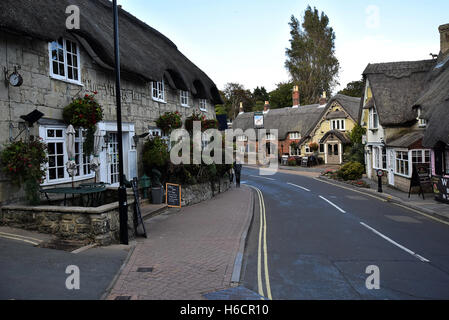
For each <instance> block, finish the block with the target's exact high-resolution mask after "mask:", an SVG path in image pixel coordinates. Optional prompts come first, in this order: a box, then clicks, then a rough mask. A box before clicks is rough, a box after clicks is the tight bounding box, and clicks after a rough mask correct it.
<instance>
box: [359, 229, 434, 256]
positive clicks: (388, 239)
mask: <svg viewBox="0 0 449 320" xmlns="http://www.w3.org/2000/svg"><path fill="white" fill-rule="evenodd" d="M360 224H361V225H362V226H364V227H365V228H367V229H369V230H371V231H372V232H374V233H375V234H377V235H378V236H380V237H382V238H383V239H385V240H387V241H388V242H390V243H392V244H394V245H395V246H396V247H398V248H400V249H402V250H404V251H405V252H407V253H409V254H411V255H412V256H414V257H415V258H417V259H419V260H421V261H422V262H430V260H428V259H426V258H424V257H422V256H420V255H419V254H417V253H415V252H413V251H412V250H410V249H407V248H406V247H404V246H403V245H400V244H399V243H397V242H396V241H394V240H392V239H390V238H388V237H387V236H386V235H384V234H382V233H380V232H379V231H377V230H376V229H374V228H371V227H370V226H369V225H367V224H365V223H363V222H360Z"/></svg>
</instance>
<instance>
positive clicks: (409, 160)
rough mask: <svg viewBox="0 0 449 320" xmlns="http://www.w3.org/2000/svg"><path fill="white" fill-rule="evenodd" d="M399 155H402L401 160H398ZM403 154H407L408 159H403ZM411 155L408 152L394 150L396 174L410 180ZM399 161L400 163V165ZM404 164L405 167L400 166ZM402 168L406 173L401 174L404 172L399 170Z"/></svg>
mask: <svg viewBox="0 0 449 320" xmlns="http://www.w3.org/2000/svg"><path fill="white" fill-rule="evenodd" d="M399 153H401V154H402V157H401V158H398V155H399ZM403 154H407V157H408V159H407V160H405V159H403ZM410 155H411V153H410V152H409V151H408V150H394V160H395V161H394V173H395V174H397V175H399V176H403V177H406V178H410V177H411V159H410ZM398 161H399V163H398ZM402 162H403V163H404V166H402V165H399V166H398V164H400V163H402ZM398 167H400V168H401V169H402V168H404V172H401V171H402V170H399V168H398ZM405 168H407V171H408V172H407V173H405Z"/></svg>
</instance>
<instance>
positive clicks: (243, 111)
mask: <svg viewBox="0 0 449 320" xmlns="http://www.w3.org/2000/svg"><path fill="white" fill-rule="evenodd" d="M242 113H245V110H244V109H243V102H240V113H239V114H242Z"/></svg>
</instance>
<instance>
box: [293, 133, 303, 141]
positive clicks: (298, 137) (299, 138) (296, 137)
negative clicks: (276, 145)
mask: <svg viewBox="0 0 449 320" xmlns="http://www.w3.org/2000/svg"><path fill="white" fill-rule="evenodd" d="M290 140H301V134H300V133H299V132H291V133H290Z"/></svg>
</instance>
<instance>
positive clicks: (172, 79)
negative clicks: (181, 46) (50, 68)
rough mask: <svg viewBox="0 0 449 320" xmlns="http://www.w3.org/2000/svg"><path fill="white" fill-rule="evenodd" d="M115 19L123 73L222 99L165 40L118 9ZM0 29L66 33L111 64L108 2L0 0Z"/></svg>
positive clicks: (45, 36)
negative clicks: (74, 18) (74, 9)
mask: <svg viewBox="0 0 449 320" xmlns="http://www.w3.org/2000/svg"><path fill="white" fill-rule="evenodd" d="M69 5H77V6H78V7H79V8H80V15H81V29H80V30H67V29H66V25H65V23H66V21H65V20H66V18H67V16H68V15H66V14H65V11H66V8H67V7H68V6H69ZM119 22H120V24H119V28H120V54H121V67H122V70H123V73H124V75H126V74H127V73H128V74H132V75H137V76H139V77H140V78H143V79H145V80H156V81H158V80H161V79H162V78H163V77H165V78H166V79H167V81H168V84H169V85H170V86H172V87H176V88H177V89H181V90H189V91H190V92H192V94H193V95H194V96H195V97H196V98H204V99H210V100H211V101H212V102H213V103H214V104H218V103H222V101H221V98H220V95H219V93H218V90H217V87H216V85H215V84H214V82H213V81H212V80H211V79H210V78H209V77H208V76H207V75H206V74H205V73H204V72H203V71H201V70H200V69H199V68H198V67H197V66H195V65H194V64H193V63H192V62H191V61H189V60H188V59H187V58H186V57H185V56H184V55H183V54H182V53H181V52H180V51H179V50H178V49H177V47H176V45H175V44H174V43H173V42H171V41H170V40H169V39H168V38H166V37H165V36H164V35H162V34H161V33H159V32H158V31H157V30H155V29H153V28H151V27H150V26H148V25H146V24H145V23H143V22H142V21H140V20H138V19H137V18H135V17H134V16H132V15H131V14H129V13H128V12H126V11H124V10H122V9H120V10H119ZM0 30H5V31H9V32H14V33H17V34H20V35H27V36H31V37H35V38H39V39H42V40H45V41H53V40H56V39H58V38H60V37H63V36H65V35H67V34H72V35H74V36H76V37H77V38H78V39H80V40H81V43H82V44H83V45H84V46H90V48H91V49H92V50H93V52H94V54H95V55H96V56H98V57H99V59H100V60H101V62H102V63H104V64H105V65H106V66H109V67H111V66H113V65H114V50H113V48H114V47H113V46H114V42H113V17H112V3H111V2H110V1H107V0H53V1H52V0H1V1H0ZM205 41H206V39H205ZM86 50H88V49H87V48H86ZM88 51H89V50H88Z"/></svg>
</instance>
